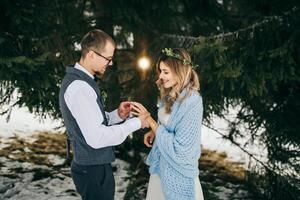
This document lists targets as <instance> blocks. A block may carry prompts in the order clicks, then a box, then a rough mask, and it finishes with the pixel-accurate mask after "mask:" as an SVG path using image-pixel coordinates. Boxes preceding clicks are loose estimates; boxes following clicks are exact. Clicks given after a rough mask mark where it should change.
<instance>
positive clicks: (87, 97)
mask: <svg viewBox="0 0 300 200" xmlns="http://www.w3.org/2000/svg"><path fill="white" fill-rule="evenodd" d="M74 67H75V68H76V69H79V70H81V71H83V72H84V73H86V74H87V75H89V76H90V77H91V78H94V77H93V75H92V74H90V73H89V72H88V71H87V70H86V69H85V68H84V67H82V66H81V65H79V63H76V64H75V66H74ZM64 99H65V102H66V104H67V106H68V108H69V110H70V112H71V113H72V115H73V117H74V118H75V119H76V122H77V124H78V126H79V128H80V130H81V132H82V134H83V137H84V139H85V141H86V143H87V144H88V145H89V146H91V147H92V148H95V149H98V148H102V147H107V146H115V145H119V144H121V143H122V142H123V141H124V140H125V139H126V138H127V136H128V135H129V134H130V133H132V132H134V131H136V130H138V129H140V128H141V120H140V119H138V118H136V117H134V118H131V119H128V120H126V121H125V122H124V123H122V124H118V125H112V124H116V123H119V122H121V121H123V120H122V119H121V118H120V117H119V115H118V111H117V110H114V111H112V112H110V113H108V112H105V113H106V116H107V119H108V123H109V125H112V126H105V125H103V124H102V123H103V120H104V118H103V115H102V112H101V110H100V108H99V106H98V104H97V94H96V92H95V91H94V89H93V88H92V87H91V86H90V85H89V84H88V83H87V82H85V81H81V80H75V81H73V82H72V83H71V84H70V85H69V86H68V88H67V89H66V92H65V94H64Z"/></svg>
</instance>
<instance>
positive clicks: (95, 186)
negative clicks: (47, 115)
mask: <svg viewBox="0 0 300 200" xmlns="http://www.w3.org/2000/svg"><path fill="white" fill-rule="evenodd" d="M115 47H116V44H115V42H114V40H113V39H112V38H111V37H110V36H109V35H108V34H106V33H105V32H103V31H101V30H99V29H96V30H92V31H90V32H88V33H87V34H86V35H85V36H84V37H83V39H82V41H81V58H80V61H79V62H78V63H76V64H75V65H74V66H69V67H67V69H66V75H65V77H64V79H63V81H62V84H61V88H60V94H59V103H60V109H61V112H62V116H63V119H64V123H65V126H66V128H67V132H68V137H69V140H70V144H71V147H72V150H73V161H72V166H71V174H72V179H73V181H74V184H75V186H76V190H77V192H78V193H79V194H80V195H81V197H82V199H85V200H99V199H105V200H112V199H114V193H115V180H114V177H113V172H112V167H111V162H113V161H114V160H115V155H114V152H113V146H115V145H119V144H121V143H122V142H123V141H124V140H125V139H126V138H127V136H128V135H129V134H130V133H132V132H134V131H136V130H138V129H140V128H145V127H148V124H147V122H146V120H145V119H146V117H147V116H141V117H138V118H137V117H134V118H130V119H127V118H128V116H129V114H130V110H131V107H130V102H122V103H121V104H120V106H119V108H118V109H116V110H115V111H112V112H110V113H108V112H106V111H105V109H104V105H103V100H102V97H101V92H100V90H99V87H98V85H97V84H96V82H95V81H94V76H95V75H96V74H101V75H102V74H104V72H105V70H106V68H107V67H109V66H111V65H113V61H112V58H113V55H114V51H115ZM126 119H127V120H126ZM124 120H126V121H125V122H123V123H121V124H118V123H120V122H122V121H124ZM114 124H117V125H114Z"/></svg>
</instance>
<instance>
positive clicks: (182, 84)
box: [156, 48, 200, 113]
mask: <svg viewBox="0 0 300 200" xmlns="http://www.w3.org/2000/svg"><path fill="white" fill-rule="evenodd" d="M172 53H173V54H175V55H177V56H178V55H179V57H180V58H175V57H173V56H168V55H166V54H165V53H162V54H161V55H160V57H159V58H158V60H157V62H156V68H157V73H158V74H160V73H161V70H160V63H161V62H163V63H164V64H165V65H167V66H168V67H169V68H170V70H171V72H172V73H173V74H174V75H175V76H176V77H175V78H176V79H177V84H176V85H175V86H173V87H171V88H168V89H165V88H164V87H163V85H162V84H161V81H160V79H158V80H157V82H156V83H157V86H158V88H159V90H160V100H162V101H163V102H164V104H165V108H166V112H167V113H170V112H171V107H172V106H173V104H174V102H175V101H176V100H177V98H178V97H179V94H180V93H181V92H182V91H183V90H185V89H186V90H187V93H186V94H187V95H185V96H184V97H183V98H182V99H180V100H183V99H184V98H185V97H187V96H189V95H190V94H191V93H192V91H193V90H200V83H199V78H198V75H197V73H196V71H195V70H194V69H193V68H192V66H191V63H192V62H191V56H190V54H189V53H188V52H187V51H186V50H185V49H182V48H174V49H172ZM184 60H185V61H188V63H189V64H186V63H185V62H184Z"/></svg>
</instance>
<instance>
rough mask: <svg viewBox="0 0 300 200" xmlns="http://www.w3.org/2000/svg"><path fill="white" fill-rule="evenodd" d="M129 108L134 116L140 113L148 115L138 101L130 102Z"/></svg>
mask: <svg viewBox="0 0 300 200" xmlns="http://www.w3.org/2000/svg"><path fill="white" fill-rule="evenodd" d="M131 108H132V110H131V113H132V114H134V115H136V116H141V115H145V116H147V115H148V116H150V113H149V112H148V110H147V109H146V108H145V107H144V106H143V105H142V104H140V103H138V102H131Z"/></svg>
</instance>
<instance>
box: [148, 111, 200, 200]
mask: <svg viewBox="0 0 300 200" xmlns="http://www.w3.org/2000/svg"><path fill="white" fill-rule="evenodd" d="M169 117H170V114H168V113H166V111H165V108H164V107H161V108H159V109H158V120H159V122H160V123H161V124H163V125H166V124H167V122H168V120H169ZM195 199H196V200H204V198H203V193H202V187H201V184H200V180H199V178H198V177H197V178H195ZM146 200H165V197H164V194H163V192H162V188H161V185H160V178H159V176H158V175H157V174H151V175H150V179H149V184H148V189H147V196H146Z"/></svg>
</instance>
